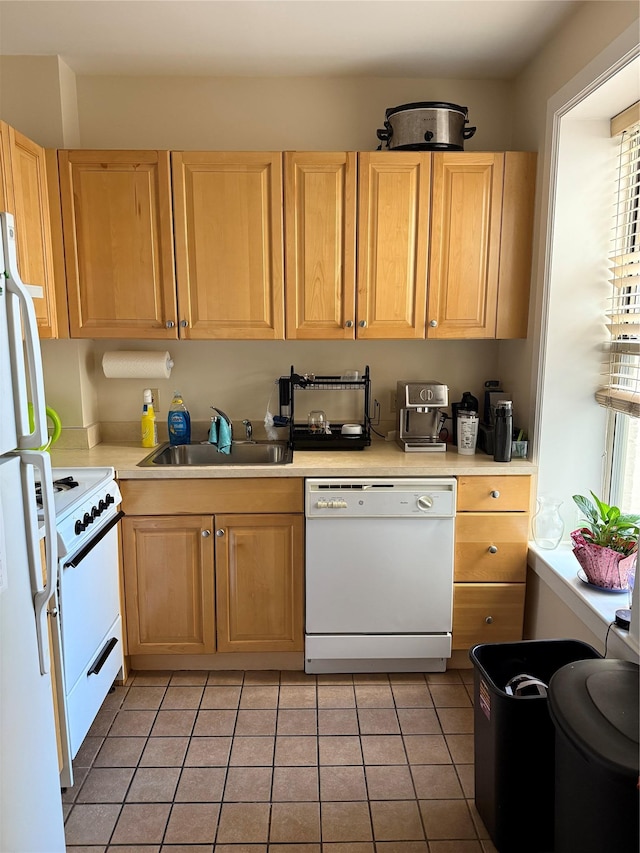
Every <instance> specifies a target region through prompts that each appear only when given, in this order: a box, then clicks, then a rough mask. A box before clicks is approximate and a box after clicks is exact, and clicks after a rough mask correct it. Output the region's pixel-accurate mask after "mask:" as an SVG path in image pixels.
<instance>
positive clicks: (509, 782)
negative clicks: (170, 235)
mask: <svg viewBox="0 0 640 853" xmlns="http://www.w3.org/2000/svg"><path fill="white" fill-rule="evenodd" d="M469 657H470V658H471V661H472V663H473V666H474V762H475V764H474V766H475V803H476V808H477V809H478V813H479V814H480V817H481V818H482V820H483V821H484V824H485V826H486V827H487V830H488V831H489V835H490V836H491V839H492V841H493V843H494V844H495V846H496V847H497V849H498V850H499V851H500V853H550V851H552V850H553V843H554V842H553V835H554V821H553V808H554V727H553V723H552V722H551V718H550V716H549V708H548V702H547V697H546V695H545V691H544V689H541V688H539V687H538V686H537V684H536V682H537V681H541V682H543V683H544V684H545V685H548V684H549V682H550V681H551V677H552V676H553V674H554V673H555V672H556V671H557V670H559V669H560V668H561V667H563V666H565V665H566V664H568V663H573V662H574V661H577V660H585V659H590V660H593V659H596V658H600V654H599V653H598V652H597V651H596V650H595V649H594V648H593V647H592V646H590V645H588V644H587V643H583V642H581V641H579V640H523V641H521V642H517V643H483V644H480V645H477V646H474V647H473V648H472V649H470V651H469ZM518 676H530V677H529V678H526V679H525V678H521V679H519V678H518ZM509 682H511V683H512V684H513V685H514V686H513V688H512V689H513V690H514V694H513V695H510V694H509V693H508V692H507V690H506V689H505V688H506V687H507V684H509ZM519 687H520V688H522V690H521V693H520V695H516V692H517V691H518V688H519Z"/></svg>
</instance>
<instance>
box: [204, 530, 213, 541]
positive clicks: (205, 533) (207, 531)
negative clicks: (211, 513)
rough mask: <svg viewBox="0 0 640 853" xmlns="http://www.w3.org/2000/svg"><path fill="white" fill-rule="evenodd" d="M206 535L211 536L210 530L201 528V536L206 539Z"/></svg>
mask: <svg viewBox="0 0 640 853" xmlns="http://www.w3.org/2000/svg"><path fill="white" fill-rule="evenodd" d="M207 536H211V531H210V530H203V531H202V538H203V539H206V538H207Z"/></svg>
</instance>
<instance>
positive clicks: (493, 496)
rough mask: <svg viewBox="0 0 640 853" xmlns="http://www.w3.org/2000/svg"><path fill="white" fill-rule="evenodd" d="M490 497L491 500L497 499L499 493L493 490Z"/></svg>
mask: <svg viewBox="0 0 640 853" xmlns="http://www.w3.org/2000/svg"><path fill="white" fill-rule="evenodd" d="M491 497H492V498H499V497H500V492H499V491H498V490H497V489H494V490H493V491H492V492H491Z"/></svg>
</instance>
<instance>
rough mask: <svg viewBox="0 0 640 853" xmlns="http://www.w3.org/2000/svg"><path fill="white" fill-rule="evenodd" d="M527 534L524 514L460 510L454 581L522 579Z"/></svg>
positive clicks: (525, 559) (527, 528)
mask: <svg viewBox="0 0 640 853" xmlns="http://www.w3.org/2000/svg"><path fill="white" fill-rule="evenodd" d="M528 533H529V515H528V514H525V513H518V514H516V513H509V514H502V513H489V512H486V513H469V514H464V513H460V515H458V516H457V517H456V551H455V554H456V556H455V580H456V581H504V582H511V583H513V582H515V583H520V582H524V580H525V577H526V573H527V537H528Z"/></svg>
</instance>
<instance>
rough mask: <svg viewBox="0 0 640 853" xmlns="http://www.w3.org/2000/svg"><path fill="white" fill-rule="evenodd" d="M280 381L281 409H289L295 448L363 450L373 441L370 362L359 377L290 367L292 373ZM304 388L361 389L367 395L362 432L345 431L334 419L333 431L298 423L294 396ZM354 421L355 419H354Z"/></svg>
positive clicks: (292, 442) (311, 389)
mask: <svg viewBox="0 0 640 853" xmlns="http://www.w3.org/2000/svg"><path fill="white" fill-rule="evenodd" d="M279 384H280V413H281V414H282V409H283V406H284V407H287V408H288V409H289V443H290V445H291V447H292V448H293V449H294V450H364V448H365V447H368V445H370V444H371V418H370V415H369V412H370V408H369V407H370V403H371V379H370V377H369V365H367V366H366V367H365V370H364V374H363V375H362V377H361V378H359V379H348V380H345V379H343V378H342V377H341V376H316V375H315V374H300V373H296V372H295V370H294V369H293V366H292V367H291V374H290V376H282V377H280V380H279ZM302 391H305V392H306V391H361V392H363V395H364V400H363V415H362V420H361V421H359V424H360V426H361V427H362V433H361V434H360V435H354V436H348V435H342V431H341V430H342V426H343V424H341V423H335V422H333V421H332V422H331V425H330V427H331V432H330V433H329V434H327V433H322V432H312V431H311V430H310V429H309V427H308V426H307V425H306V424H302V423H298V424H297V423H295V406H294V400H295V397H296V394H298V393H299V392H302ZM354 423H355V421H354Z"/></svg>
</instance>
